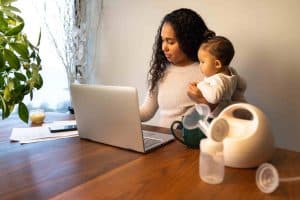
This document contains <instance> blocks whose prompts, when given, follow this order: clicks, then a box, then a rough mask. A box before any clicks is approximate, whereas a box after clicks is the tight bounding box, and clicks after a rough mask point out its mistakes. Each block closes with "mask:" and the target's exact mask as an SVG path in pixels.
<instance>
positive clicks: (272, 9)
mask: <svg viewBox="0 0 300 200" xmlns="http://www.w3.org/2000/svg"><path fill="white" fill-rule="evenodd" d="M98 1H100V0H98ZM180 7H187V8H192V9H194V10H196V11H197V12H198V13H199V14H200V15H201V16H202V17H203V18H204V20H205V21H206V23H207V25H208V26H209V27H210V28H211V29H212V30H214V31H215V32H216V33H217V34H219V35H224V36H226V37H228V38H230V39H231V40H232V42H233V44H234V46H235V50H236V55H235V57H234V60H233V62H232V66H234V67H235V68H236V69H237V71H238V72H239V73H240V74H241V75H242V76H244V77H245V79H246V80H247V82H248V89H247V92H246V97H247V99H248V101H249V102H250V103H252V104H254V105H256V106H258V107H260V108H261V109H262V110H263V111H265V113H266V114H267V115H268V117H269V118H270V120H271V122H272V128H273V133H274V136H275V140H276V145H277V146H278V147H282V148H287V149H291V150H297V151H300V145H299V144H300V122H299V119H300V83H299V80H300V66H299V65H300V55H299V52H300V27H299V26H298V24H299V19H300V1H296V0H286V1H280V0H262V1H240V0H227V1H222V0H202V1H201V0H185V1H183V0H163V1H162V0H152V1H150V0H104V1H103V13H102V24H101V30H102V31H99V32H98V34H99V36H100V37H101V39H100V40H97V41H98V43H97V49H98V52H97V53H96V55H97V57H96V66H97V67H96V69H95V71H94V74H93V75H94V76H93V77H92V78H91V80H93V81H92V82H96V83H104V84H112V85H129V86H134V87H137V88H138V91H139V94H140V102H142V100H143V97H144V95H145V93H146V73H147V71H148V68H149V60H150V56H151V53H152V44H153V41H154V36H155V34H156V30H157V27H158V25H159V24H160V20H161V19H162V17H163V16H164V15H165V14H166V13H167V12H170V11H171V10H174V9H177V8H180ZM99 30H100V29H99ZM150 123H152V124H153V123H154V124H155V123H156V118H155V119H154V120H152V121H150Z"/></svg>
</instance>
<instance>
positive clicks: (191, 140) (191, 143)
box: [171, 121, 206, 149]
mask: <svg viewBox="0 0 300 200" xmlns="http://www.w3.org/2000/svg"><path fill="white" fill-rule="evenodd" d="M175 125H177V126H175ZM174 127H175V128H174ZM178 127H180V128H181V136H178V135H177V134H176V133H175V130H176V129H178ZM171 133H172V134H173V135H174V137H175V139H176V140H178V141H179V142H181V143H182V144H184V145H186V146H187V147H189V148H193V149H196V148H199V143H200V140H201V139H203V138H206V136H205V135H204V133H203V132H202V131H201V130H200V128H198V127H197V128H194V129H187V128H184V126H183V124H182V122H181V121H174V122H173V123H172V124H171Z"/></svg>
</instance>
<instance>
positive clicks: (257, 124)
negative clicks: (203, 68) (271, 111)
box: [182, 103, 274, 168]
mask: <svg viewBox="0 0 300 200" xmlns="http://www.w3.org/2000/svg"><path fill="white" fill-rule="evenodd" d="M195 109H196V110H197V112H198V115H200V116H204V117H202V118H201V117H200V119H201V120H199V121H193V119H199V117H196V116H194V117H192V116H189V117H186V118H184V119H183V121H182V122H183V126H185V127H186V128H190V127H193V128H194V127H196V126H198V127H199V128H200V129H201V130H202V131H203V132H204V134H205V135H206V136H207V137H208V138H209V139H210V140H212V141H215V142H223V154H224V164H225V166H229V167H236V168H252V167H257V166H259V165H260V164H262V163H264V162H266V161H268V160H270V159H271V157H272V154H273V151H274V141H273V136H272V133H271V126H270V123H269V120H268V119H267V117H266V116H265V114H264V113H263V112H262V111H261V110H260V109H259V108H257V107H255V106H254V105H251V104H248V103H236V104H232V105H230V106H228V107H226V108H225V109H224V110H223V111H222V112H221V113H220V114H219V115H218V117H216V118H215V119H214V120H213V121H212V122H211V124H210V123H209V122H208V121H207V117H208V115H209V113H210V109H209V107H208V106H207V105H205V104H196V105H195ZM192 113H194V112H192ZM194 115H195V114H194Z"/></svg>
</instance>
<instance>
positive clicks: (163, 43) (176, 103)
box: [140, 8, 215, 128]
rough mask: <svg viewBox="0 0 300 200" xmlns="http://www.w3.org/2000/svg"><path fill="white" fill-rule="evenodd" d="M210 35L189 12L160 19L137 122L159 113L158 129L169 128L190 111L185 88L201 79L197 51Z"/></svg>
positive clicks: (182, 10) (211, 33) (197, 17)
mask: <svg viewBox="0 0 300 200" xmlns="http://www.w3.org/2000/svg"><path fill="white" fill-rule="evenodd" d="M214 35H215V33H214V32H212V31H210V30H209V29H208V28H207V26H206V24H205V23H204V21H203V19H202V18H201V17H200V16H199V15H198V14H197V13H196V12H194V11H192V10H190V9H186V8H181V9H178V10H175V11H173V12H171V13H169V14H167V15H166V16H165V17H164V18H163V20H162V22H161V25H160V26H159V28H158V31H157V35H156V38H155V43H154V46H153V54H152V59H151V62H150V70H149V73H148V84H149V91H148V94H147V96H146V98H145V101H144V103H143V104H142V106H141V107H140V116H141V121H147V120H149V119H151V118H152V117H153V116H154V114H155V113H156V111H157V110H158V109H160V122H159V125H160V126H162V127H168V128H169V127H170V125H171V123H172V122H173V121H175V120H180V119H181V118H182V116H184V115H185V114H186V113H187V112H188V110H189V109H190V108H192V106H193V105H194V103H193V101H192V100H191V99H190V98H189V96H188V94H187V88H188V85H189V83H190V82H198V81H200V80H202V79H203V76H202V75H201V73H199V71H200V69H199V63H198V58H197V52H198V48H199V47H200V45H201V43H202V42H203V41H204V40H205V39H206V38H207V37H211V36H214ZM189 95H190V94H189ZM198 103H201V102H198ZM206 103H207V102H206Z"/></svg>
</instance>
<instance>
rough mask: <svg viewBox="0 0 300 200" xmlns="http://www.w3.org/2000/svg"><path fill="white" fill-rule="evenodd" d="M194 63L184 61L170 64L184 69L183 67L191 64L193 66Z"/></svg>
mask: <svg viewBox="0 0 300 200" xmlns="http://www.w3.org/2000/svg"><path fill="white" fill-rule="evenodd" d="M194 62H195V61H192V60H185V61H182V62H180V63H171V64H173V65H175V66H177V67H185V66H189V65H191V64H193V63H194Z"/></svg>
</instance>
